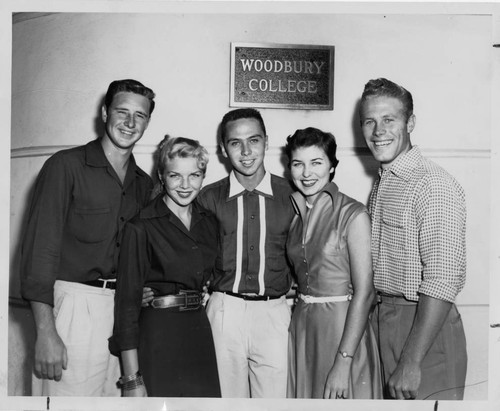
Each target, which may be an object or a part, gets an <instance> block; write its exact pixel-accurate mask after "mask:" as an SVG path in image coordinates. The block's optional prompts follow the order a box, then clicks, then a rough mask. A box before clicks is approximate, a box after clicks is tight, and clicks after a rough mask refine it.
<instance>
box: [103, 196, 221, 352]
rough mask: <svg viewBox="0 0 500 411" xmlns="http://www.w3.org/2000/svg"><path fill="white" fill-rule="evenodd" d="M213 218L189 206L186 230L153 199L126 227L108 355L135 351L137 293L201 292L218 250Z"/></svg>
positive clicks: (176, 218)
mask: <svg viewBox="0 0 500 411" xmlns="http://www.w3.org/2000/svg"><path fill="white" fill-rule="evenodd" d="M217 235H218V228H217V220H216V218H215V216H214V215H213V214H212V213H210V212H209V211H207V210H205V209H203V208H202V207H200V206H199V205H198V204H197V203H196V202H195V203H193V208H192V217H191V227H190V229H189V230H188V229H187V228H186V227H185V226H184V224H183V223H182V222H181V221H180V220H179V218H178V217H177V216H176V215H175V214H173V213H172V212H171V211H170V209H169V208H168V207H167V205H166V204H165V203H164V202H163V199H162V198H161V196H160V197H157V198H156V199H155V200H154V201H153V202H152V203H151V204H150V205H148V206H147V207H146V208H145V209H144V210H142V211H141V212H140V213H139V215H138V216H136V217H134V218H133V219H132V220H130V221H129V222H128V223H127V225H126V226H125V232H124V235H123V241H122V247H121V253H120V259H119V264H118V279H117V288H116V294H115V328H114V332H113V337H112V338H111V339H110V350H111V351H112V352H113V353H115V354H116V353H118V352H120V351H123V350H129V349H133V348H137V346H138V343H139V326H138V321H139V314H140V311H141V302H142V288H143V286H145V287H151V288H152V289H153V291H154V293H155V295H168V294H177V293H178V292H179V291H180V290H197V291H202V288H203V285H204V284H205V283H206V281H207V280H209V279H210V278H211V275H212V271H213V266H214V264H215V258H216V256H217V250H218V241H217Z"/></svg>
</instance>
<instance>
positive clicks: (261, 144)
mask: <svg viewBox="0 0 500 411" xmlns="http://www.w3.org/2000/svg"><path fill="white" fill-rule="evenodd" d="M220 148H221V150H222V154H223V155H224V157H227V158H228V159H229V161H230V162H231V166H232V171H231V172H230V174H229V176H228V177H226V178H223V179H222V180H219V181H217V182H215V183H213V184H211V185H209V186H207V187H206V188H205V189H204V190H202V192H201V193H200V195H199V197H198V201H199V202H200V203H201V204H202V205H203V206H204V207H205V208H207V209H209V210H211V211H212V212H214V213H215V214H216V216H217V219H218V220H219V231H220V242H221V244H220V251H219V256H218V258H217V261H216V267H215V276H214V279H213V281H212V284H211V289H212V291H213V293H212V295H211V297H210V300H209V303H208V306H207V314H208V318H209V320H210V324H211V326H212V333H213V337H214V343H215V350H216V355H217V365H218V368H219V376H220V383H221V391H222V397H240V398H285V397H286V383H287V343H288V326H289V323H290V307H289V306H288V304H287V302H286V297H285V294H286V293H287V292H288V291H289V290H290V287H291V283H292V278H291V274H290V269H289V267H288V264H287V260H286V255H285V243H286V238H287V235H288V229H289V227H290V222H291V220H292V217H293V208H292V206H291V203H290V198H289V196H290V194H291V193H292V192H293V189H292V186H291V185H290V183H289V182H288V181H287V180H285V179H284V178H281V177H277V176H275V175H272V174H270V173H268V172H266V169H265V166H264V156H265V152H266V150H267V148H268V137H267V135H266V128H265V125H264V121H263V119H262V117H261V115H260V113H259V112H258V111H257V110H254V109H249V108H244V109H237V110H233V111H230V112H228V113H227V114H226V115H225V116H224V117H223V119H222V122H221V125H220Z"/></svg>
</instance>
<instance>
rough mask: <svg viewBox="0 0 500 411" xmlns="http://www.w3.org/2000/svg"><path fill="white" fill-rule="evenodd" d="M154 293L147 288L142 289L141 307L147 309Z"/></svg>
mask: <svg viewBox="0 0 500 411" xmlns="http://www.w3.org/2000/svg"><path fill="white" fill-rule="evenodd" d="M153 298H154V293H153V290H152V289H151V288H149V287H144V288H143V289H142V306H143V307H147V306H148V305H149V303H150V302H151V301H153Z"/></svg>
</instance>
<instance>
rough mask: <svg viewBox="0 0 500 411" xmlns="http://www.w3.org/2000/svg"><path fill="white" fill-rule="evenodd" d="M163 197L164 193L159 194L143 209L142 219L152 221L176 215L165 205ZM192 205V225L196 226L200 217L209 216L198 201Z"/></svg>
mask: <svg viewBox="0 0 500 411" xmlns="http://www.w3.org/2000/svg"><path fill="white" fill-rule="evenodd" d="M163 196H164V194H163V193H162V194H159V195H158V196H156V197H155V198H154V199H153V200H152V201H151V202H150V203H149V204H148V205H147V206H146V207H145V208H143V209H142V210H141V213H140V216H141V218H145V219H150V218H161V217H165V216H168V217H169V218H172V217H173V215H174V213H172V211H171V210H170V208H168V206H167V205H166V204H165V201H163ZM192 205H193V208H192V209H191V213H192V217H191V218H192V220H191V223H192V224H191V225H194V224H193V222H195V221H198V220H199V218H198V216H200V218H201V217H203V216H205V215H206V214H207V211H206V210H205V209H204V208H202V207H200V205H199V204H198V202H197V201H196V200H195V201H193V203H192ZM195 216H196V217H195Z"/></svg>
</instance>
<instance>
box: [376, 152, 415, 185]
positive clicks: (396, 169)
mask: <svg viewBox="0 0 500 411" xmlns="http://www.w3.org/2000/svg"><path fill="white" fill-rule="evenodd" d="M421 162H422V153H421V152H420V148H419V147H418V146H413V147H412V148H411V149H410V150H409V151H408V152H407V153H405V154H403V155H402V156H400V157H399V158H398V159H397V160H396V161H395V162H394V164H393V165H392V166H391V167H389V168H388V169H386V170H384V169H383V168H382V167H379V170H378V174H379V176H382V173H383V172H391V173H392V174H394V175H395V176H396V177H399V178H401V179H403V180H405V181H408V180H410V179H411V177H412V176H413V175H414V172H413V170H415V169H416V168H417V167H419V166H420V164H421Z"/></svg>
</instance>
